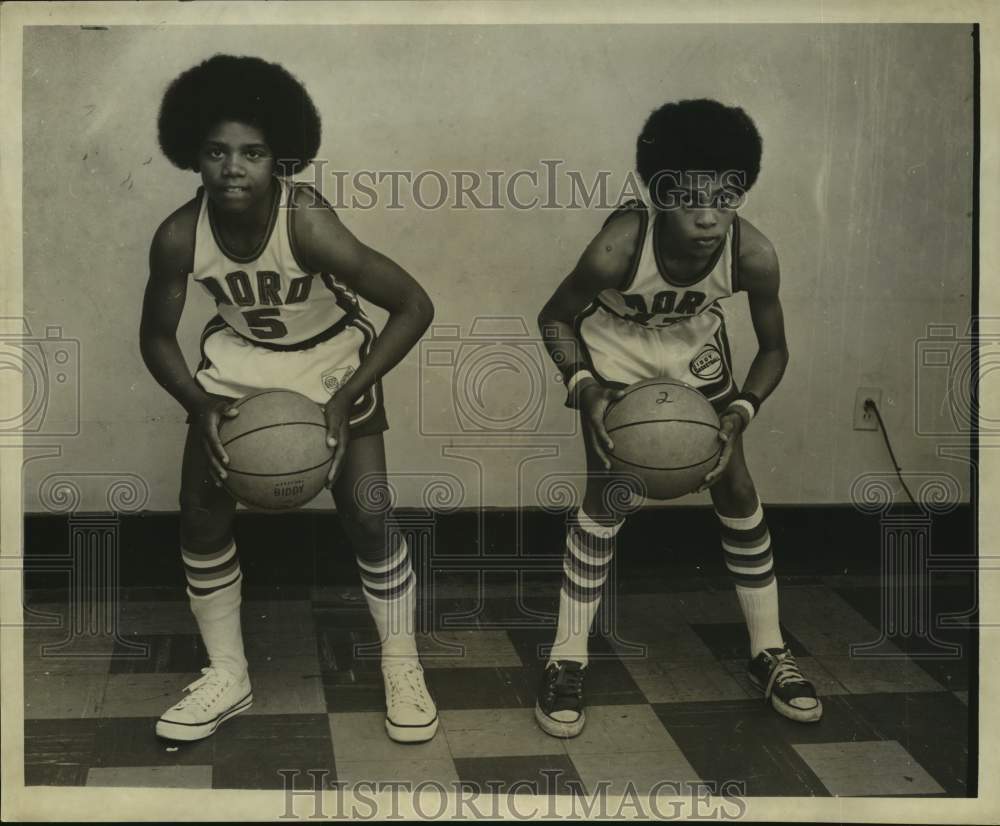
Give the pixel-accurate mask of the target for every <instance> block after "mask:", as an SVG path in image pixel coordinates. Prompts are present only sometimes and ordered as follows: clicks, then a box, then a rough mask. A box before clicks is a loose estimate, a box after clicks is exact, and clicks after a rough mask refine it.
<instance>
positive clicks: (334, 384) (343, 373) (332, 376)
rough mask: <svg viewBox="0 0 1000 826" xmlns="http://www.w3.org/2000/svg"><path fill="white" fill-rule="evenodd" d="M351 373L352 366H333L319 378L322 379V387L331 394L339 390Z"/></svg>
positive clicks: (352, 372) (352, 370) (352, 373)
mask: <svg viewBox="0 0 1000 826" xmlns="http://www.w3.org/2000/svg"><path fill="white" fill-rule="evenodd" d="M353 375H354V368H353V367H334V368H333V369H332V370H327V371H326V372H325V373H323V375H322V376H320V378H321V379H322V380H323V388H324V389H325V390H326V391H327V392H328V393H330V394H331V395H332V394H333V393H336V392H337V391H338V390H340V388H341V387H343V386H344V385H345V384H346V383H347V380H348V379H350V378H351V376H353Z"/></svg>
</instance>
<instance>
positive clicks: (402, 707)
mask: <svg viewBox="0 0 1000 826" xmlns="http://www.w3.org/2000/svg"><path fill="white" fill-rule="evenodd" d="M382 677H383V679H384V680H385V709H386V710H385V730H386V732H388V734H389V737H391V738H392V739H393V740H395V741H396V742H397V743H423V742H426V741H427V740H430V739H431V738H432V737H433V736H434V735H435V734H436V733H437V728H438V714H437V706H435V705H434V701H433V700H432V699H431V695H430V693H429V692H428V691H427V684H426V683H425V682H424V670H423V668H421V667H420V664H419V663H415V662H398V663H391V664H388V665H383V666H382Z"/></svg>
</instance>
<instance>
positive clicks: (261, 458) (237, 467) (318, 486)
mask: <svg viewBox="0 0 1000 826" xmlns="http://www.w3.org/2000/svg"><path fill="white" fill-rule="evenodd" d="M233 406H234V407H236V408H239V411H240V414H239V415H238V416H235V417H234V418H232V419H225V418H224V419H223V421H222V423H221V424H220V426H219V437H220V438H221V440H222V444H223V446H224V447H225V449H226V453H227V454H228V456H229V465H228V466H227V467H226V479H225V480H224V484H225V486H226V489H227V490H228V491H229V492H230V493H231V494H232V495H233V496H234V497H236V498H237V499H238V500H239V501H240V502H242V503H243V504H245V505H249V506H251V507H255V508H266V509H267V510H287V509H289V508H297V507H299V506H301V505H304V504H306V503H307V502H309V501H310V500H311V499H313V498H314V497H315V496H316V494H318V493H319V492H320V491H321V490H322V489H323V485H324V484H325V482H326V476H327V474H328V473H329V472H330V465H331V463H332V462H333V451H332V450H331V449H330V447H329V446H328V445H327V443H326V419H325V417H324V416H323V411H322V409H321V408H320V406H319V405H318V404H316V402H314V401H312V400H311V399H307V398H306V397H305V396H303V395H300V394H299V393H294V392H292V391H291V390H261V391H259V392H257V393H252V394H251V395H249V396H244V397H243V398H242V399H240V400H239V401H237V402H235V403H234V404H233Z"/></svg>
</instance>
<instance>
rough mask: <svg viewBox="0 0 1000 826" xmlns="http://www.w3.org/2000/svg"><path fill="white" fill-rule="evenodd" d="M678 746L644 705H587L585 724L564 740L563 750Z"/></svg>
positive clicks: (611, 750) (618, 751)
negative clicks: (574, 734) (575, 735)
mask: <svg viewBox="0 0 1000 826" xmlns="http://www.w3.org/2000/svg"><path fill="white" fill-rule="evenodd" d="M678 748H679V747H678V745H677V743H675V742H674V739H673V738H672V737H671V736H670V734H669V733H668V732H667V730H666V729H665V728H664V727H663V723H661V722H660V718H659V717H657V716H656V712H655V711H653V709H652V708H651V707H650V706H648V705H632V706H587V724H586V725H585V726H584V729H583V732H582V733H581V734H579V735H578V736H577V737H573V738H572V739H569V740H567V741H566V752H567V753H568V754H569V755H570V756H571V757H573V756H576V755H578V754H628V753H631V752H634V751H646V752H654V751H671V750H675V749H678Z"/></svg>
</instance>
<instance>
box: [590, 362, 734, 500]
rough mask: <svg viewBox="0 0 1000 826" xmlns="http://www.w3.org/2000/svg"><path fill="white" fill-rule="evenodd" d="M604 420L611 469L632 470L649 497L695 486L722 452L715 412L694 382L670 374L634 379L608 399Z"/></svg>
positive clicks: (678, 492)
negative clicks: (613, 399)
mask: <svg viewBox="0 0 1000 826" xmlns="http://www.w3.org/2000/svg"><path fill="white" fill-rule="evenodd" d="M604 426H605V428H606V429H607V431H608V435H609V436H610V437H611V441H612V442H613V443H614V450H613V451H609V452H608V458H609V459H610V460H611V469H612V470H613V471H615V472H617V473H622V474H624V475H632V476H637V477H638V478H639V479H640V480H642V482H643V484H644V485H645V490H644V491H643V492H644V493H645V495H646V496H649V497H650V498H653V499H675V498H677V497H678V496H684V495H685V494H687V493H691V491H693V490H695V489H696V488H697V487H698V486H699V485H700V484H701V483H702V482H703V481H704V479H705V475H706V474H707V473H708V472H709V471H710V470H711V469H712V468H713V467H715V465H716V463H717V462H718V460H719V455H720V454H721V452H722V447H723V445H722V442H720V441H719V417H718V416H717V415H716V413H715V410H714V408H713V407H712V405H711V403H710V402H709V401H708V399H706V398H705V397H704V396H703V395H702V394H701V393H699V392H698V391H697V390H695V389H694V388H693V387H691V386H689V385H687V384H684V383H683V382H679V381H672V380H670V379H648V380H646V381H641V382H638V383H637V384H633V385H632V386H631V387H629V388H628V389H627V390H626V391H625V396H624V397H623V398H621V399H619V400H618V401H616V402H612V403H611V404H610V405H608V409H607V410H606V411H605V414H604Z"/></svg>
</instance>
